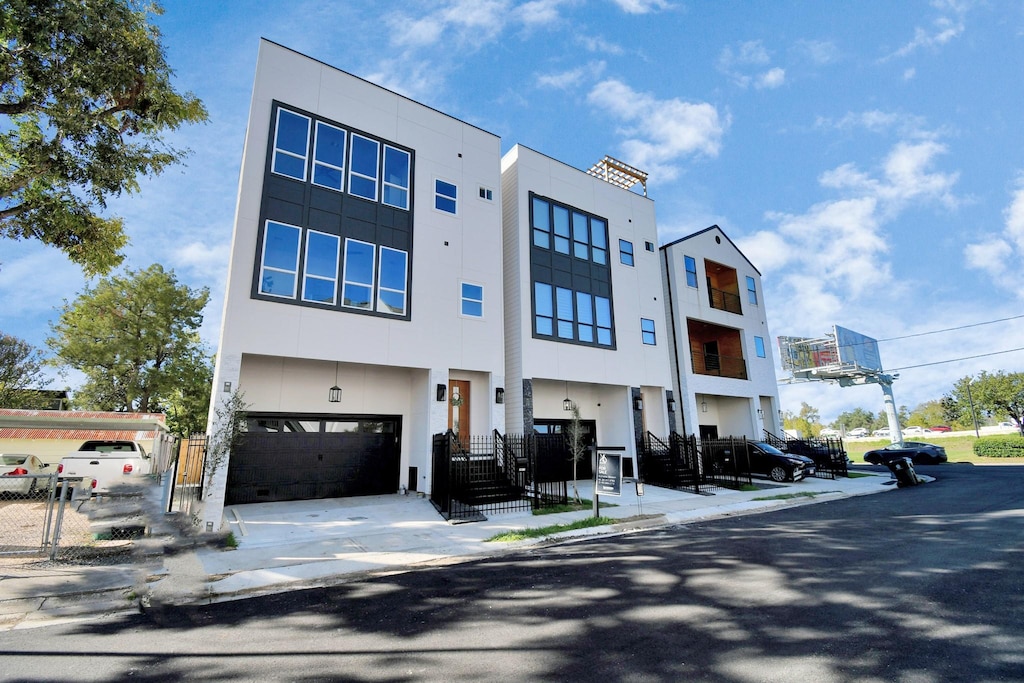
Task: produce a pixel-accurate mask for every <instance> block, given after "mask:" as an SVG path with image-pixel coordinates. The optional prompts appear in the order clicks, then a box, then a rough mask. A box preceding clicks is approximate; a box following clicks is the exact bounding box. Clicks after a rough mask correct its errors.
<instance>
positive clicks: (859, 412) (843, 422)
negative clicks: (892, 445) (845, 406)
mask: <svg viewBox="0 0 1024 683" xmlns="http://www.w3.org/2000/svg"><path fill="white" fill-rule="evenodd" d="M874 423H875V415H874V413H872V412H870V411H868V410H864V409H863V408H854V409H853V410H847V411H846V412H843V413H840V414H839V417H837V418H836V421H835V422H833V423H832V428H833V429H844V430H845V431H847V432H849V431H850V430H851V429H857V428H858V427H863V428H864V429H871V428H872V427H874Z"/></svg>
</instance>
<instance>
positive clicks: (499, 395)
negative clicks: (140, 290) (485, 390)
mask: <svg viewBox="0 0 1024 683" xmlns="http://www.w3.org/2000/svg"><path fill="white" fill-rule="evenodd" d="M494 402H495V403H504V402H505V390H504V389H503V388H501V387H498V388H497V389H495V390H494Z"/></svg>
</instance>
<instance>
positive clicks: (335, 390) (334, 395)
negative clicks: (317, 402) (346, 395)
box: [327, 362, 341, 403]
mask: <svg viewBox="0 0 1024 683" xmlns="http://www.w3.org/2000/svg"><path fill="white" fill-rule="evenodd" d="M327 400H328V401H330V402H331V403H338V402H340V401H341V387H339V386H338V363H337V362H335V363H334V386H333V387H331V388H330V389H328V390H327Z"/></svg>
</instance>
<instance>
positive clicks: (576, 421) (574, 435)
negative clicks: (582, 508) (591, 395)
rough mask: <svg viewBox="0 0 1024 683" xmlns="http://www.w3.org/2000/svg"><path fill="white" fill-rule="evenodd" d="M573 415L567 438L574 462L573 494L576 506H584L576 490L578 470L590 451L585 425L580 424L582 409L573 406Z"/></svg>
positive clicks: (570, 456) (570, 455)
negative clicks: (584, 430)
mask: <svg viewBox="0 0 1024 683" xmlns="http://www.w3.org/2000/svg"><path fill="white" fill-rule="evenodd" d="M571 415H572V417H571V418H570V420H569V427H568V430H567V432H568V433H567V434H566V436H567V437H568V439H569V458H570V459H571V460H572V494H573V496H574V497H575V498H576V504H577V505H582V504H583V501H582V500H581V499H580V492H579V491H578V490H577V489H576V480H577V479H578V478H579V477H578V476H577V475H576V468H577V465H579V463H580V462H582V460H583V458H584V457H585V456H586V455H588V454H589V452H590V451H589V449H588V448H587V444H586V441H585V439H584V434H583V424H582V423H581V422H580V407H579V406H578V405H576V404H575V403H573V404H572V413H571Z"/></svg>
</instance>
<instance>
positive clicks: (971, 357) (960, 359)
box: [886, 346, 1024, 372]
mask: <svg viewBox="0 0 1024 683" xmlns="http://www.w3.org/2000/svg"><path fill="white" fill-rule="evenodd" d="M1014 351H1024V346H1021V347H1020V348H1016V349H1007V350H1005V351H993V352H992V353H979V354H978V355H976V356H964V357H963V358H951V359H949V360H937V361H935V362H934V363H921V364H920V365H904V366H903V367H902V368H892V369H888V370H886V372H896V371H897V370H910V369H912V368H925V367H928V366H929V365H942V364H943V363H957V362H959V361H962V360H971V359H973V358H985V357H986V356H998V355H999V354H1002V353H1013V352H1014Z"/></svg>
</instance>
